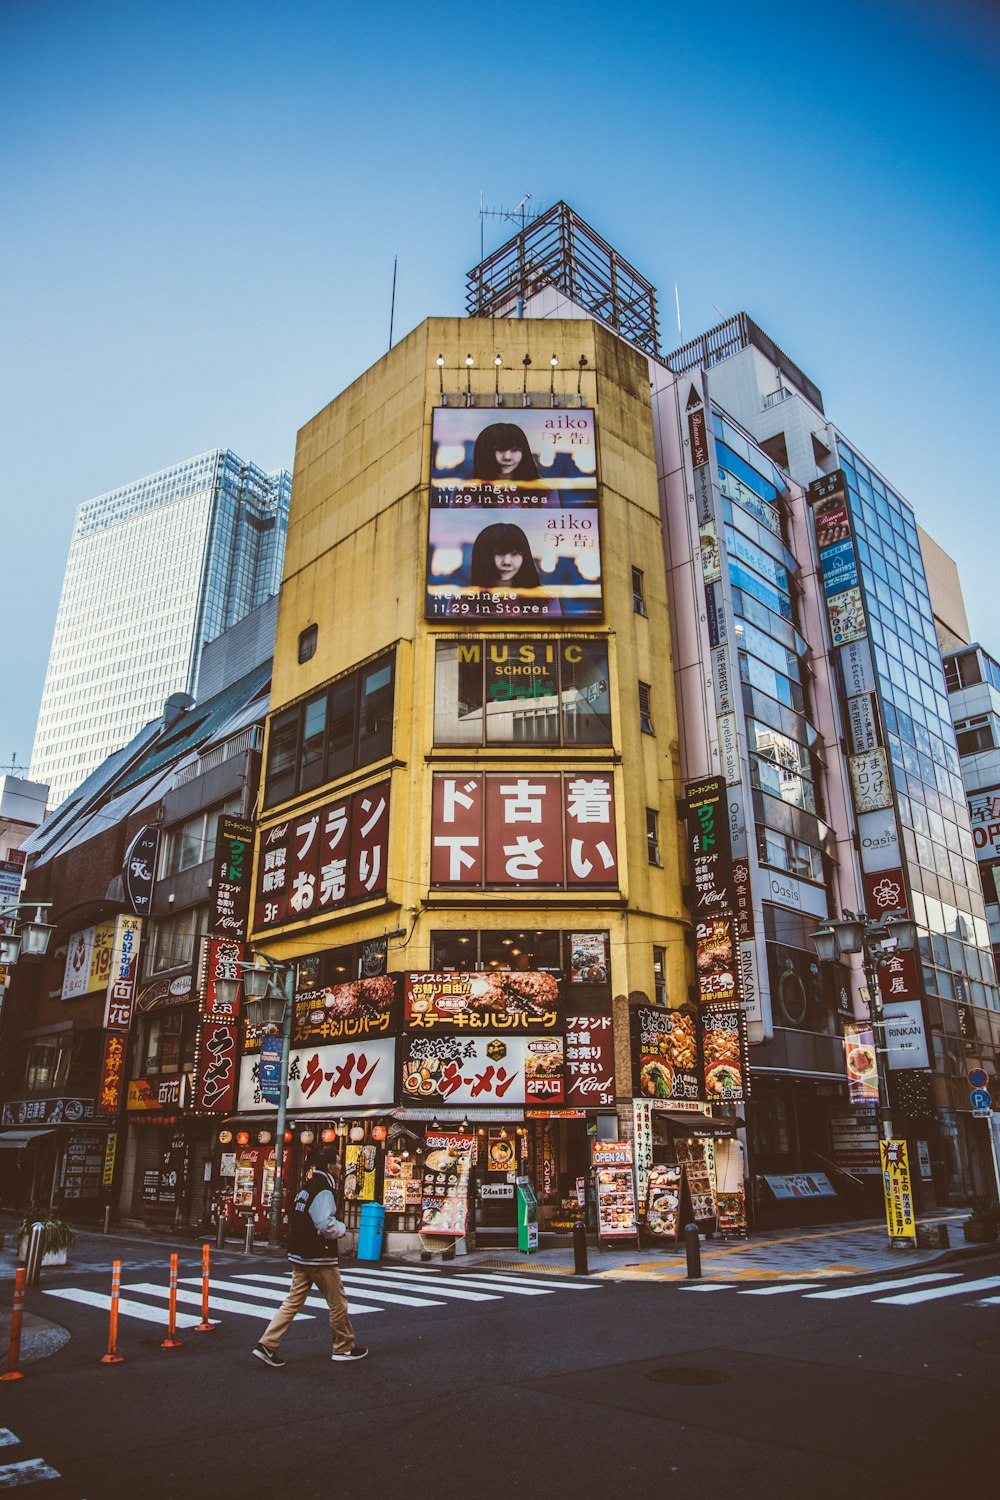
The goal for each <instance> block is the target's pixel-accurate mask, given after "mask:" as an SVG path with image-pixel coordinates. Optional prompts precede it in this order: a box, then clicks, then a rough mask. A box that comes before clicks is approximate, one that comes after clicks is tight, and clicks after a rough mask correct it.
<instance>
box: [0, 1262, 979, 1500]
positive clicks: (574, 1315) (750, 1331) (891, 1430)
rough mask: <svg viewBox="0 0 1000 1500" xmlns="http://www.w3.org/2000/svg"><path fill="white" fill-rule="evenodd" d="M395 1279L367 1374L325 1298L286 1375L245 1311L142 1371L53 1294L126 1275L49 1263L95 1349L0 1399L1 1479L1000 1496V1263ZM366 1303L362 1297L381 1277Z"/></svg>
mask: <svg viewBox="0 0 1000 1500" xmlns="http://www.w3.org/2000/svg"><path fill="white" fill-rule="evenodd" d="M163 1259H164V1258H163V1256H162V1255H160V1256H159V1257H158V1258H156V1259H155V1260H154V1259H151V1258H150V1257H149V1256H148V1255H146V1254H144V1252H143V1251H142V1250H137V1251H135V1252H134V1253H133V1255H132V1258H131V1260H129V1259H128V1257H126V1261H127V1263H126V1265H125V1267H124V1269H123V1277H122V1280H123V1285H124V1286H133V1287H138V1288H142V1287H152V1289H153V1290H152V1291H145V1292H144V1291H136V1292H134V1293H133V1300H134V1301H136V1302H137V1303H139V1304H140V1305H144V1306H147V1307H153V1308H155V1307H157V1306H158V1304H157V1301H156V1295H155V1294H156V1291H157V1288H158V1287H159V1286H160V1285H161V1284H162V1283H163V1280H164V1277H163ZM197 1264H198V1263H197V1258H196V1257H195V1256H190V1257H188V1258H187V1259H186V1263H185V1264H182V1276H185V1275H189V1276H194V1275H195V1274H196V1268H197ZM283 1269H284V1268H283V1266H282V1264H281V1263H280V1262H279V1263H273V1262H271V1263H268V1262H263V1263H261V1262H260V1260H259V1259H258V1258H255V1259H254V1262H253V1263H252V1265H250V1269H249V1270H248V1261H247V1260H246V1259H243V1258H241V1257H238V1256H227V1257H225V1258H222V1257H217V1258H216V1261H215V1265H214V1274H215V1277H216V1278H217V1279H218V1280H219V1281H220V1282H221V1281H222V1280H227V1281H228V1282H229V1283H230V1287H231V1288H236V1290H230V1291H229V1292H228V1293H221V1292H220V1294H219V1295H220V1296H223V1295H225V1296H228V1298H229V1300H231V1301H232V1302H233V1303H234V1304H235V1305H236V1306H241V1305H243V1303H244V1302H245V1300H246V1299H247V1298H251V1297H255V1296H256V1297H261V1296H267V1297H278V1296H280V1291H281V1288H280V1286H277V1285H276V1284H267V1283H264V1282H263V1281H261V1280H260V1279H259V1278H260V1277H261V1276H264V1275H277V1276H280V1275H282V1274H283ZM387 1272H388V1268H378V1270H377V1271H376V1274H375V1275H374V1276H372V1275H370V1274H369V1280H368V1283H367V1286H368V1292H369V1293H370V1294H371V1295H369V1301H368V1303H367V1304H364V1303H363V1304H362V1305H368V1306H371V1307H373V1308H376V1309H377V1310H374V1311H371V1312H368V1313H362V1314H359V1315H358V1316H357V1318H356V1320H355V1328H356V1333H357V1336H358V1339H359V1341H362V1342H364V1343H366V1344H368V1345H369V1346H370V1349H371V1355H370V1357H369V1358H368V1359H366V1360H363V1361H361V1362H359V1363H357V1364H355V1365H350V1366H344V1365H339V1364H331V1363H330V1361H329V1357H328V1356H329V1350H330V1338H329V1331H328V1329H327V1327H326V1319H325V1314H324V1313H323V1311H322V1310H320V1309H313V1310H312V1311H313V1312H314V1316H313V1317H312V1318H311V1319H310V1320H309V1321H305V1322H301V1323H296V1325H294V1326H293V1328H292V1330H291V1331H290V1333H289V1334H288V1336H287V1337H286V1339H285V1344H284V1347H283V1351H282V1352H283V1353H284V1354H285V1356H286V1358H287V1360H288V1363H287V1365H286V1367H285V1368H284V1369H283V1370H270V1369H267V1368H266V1367H265V1366H263V1365H261V1364H260V1363H258V1362H257V1361H256V1360H254V1359H252V1358H251V1357H250V1349H251V1348H252V1346H253V1344H254V1342H255V1340H256V1337H257V1335H258V1333H259V1331H260V1329H261V1328H262V1326H263V1322H264V1319H263V1317H261V1318H260V1319H259V1320H258V1319H257V1318H256V1317H254V1316H244V1315H241V1314H240V1313H228V1312H226V1311H224V1310H222V1309H220V1310H219V1312H218V1316H219V1317H220V1318H221V1324H220V1327H219V1328H218V1329H216V1330H215V1331H214V1332H212V1333H197V1332H194V1331H193V1330H188V1329H184V1330H182V1332H181V1336H182V1338H183V1339H184V1344H183V1347H182V1348H180V1349H173V1350H163V1349H161V1348H160V1341H161V1339H162V1337H163V1328H162V1327H161V1326H158V1324H157V1322H156V1321H155V1315H151V1316H153V1320H152V1321H147V1322H142V1321H138V1320H136V1319H135V1318H123V1319H122V1322H121V1338H120V1348H121V1351H122V1353H123V1354H124V1355H125V1361H124V1363H122V1364H119V1365H113V1366H107V1365H101V1364H99V1363H98V1360H99V1357H100V1355H101V1354H102V1353H103V1352H104V1347H105V1341H106V1333H107V1317H106V1314H105V1313H104V1311H103V1310H102V1309H101V1308H99V1307H95V1306H92V1305H90V1304H88V1303H85V1302H80V1301H71V1300H66V1299H63V1298H57V1297H55V1296H53V1295H52V1292H54V1291H55V1290H59V1289H62V1290H65V1289H71V1290H73V1291H74V1292H75V1294H76V1295H80V1294H81V1293H82V1294H88V1293H90V1292H100V1293H103V1292H105V1291H106V1289H107V1276H106V1273H105V1272H104V1271H99V1270H97V1269H94V1270H89V1269H88V1268H87V1267H85V1266H84V1267H77V1268H75V1269H74V1270H73V1271H72V1272H70V1273H68V1274H62V1275H60V1274H57V1273H51V1272H49V1273H46V1279H45V1283H44V1285H45V1287H46V1288H47V1290H46V1291H44V1292H33V1293H32V1294H31V1302H30V1305H31V1306H32V1307H33V1308H34V1309H35V1310H36V1311H38V1312H41V1313H43V1314H44V1315H45V1316H46V1317H49V1318H52V1319H54V1320H55V1321H56V1322H59V1323H61V1324H62V1325H63V1326H64V1327H66V1328H68V1329H69V1330H70V1332H71V1334H72V1338H71V1340H70V1342H69V1343H68V1344H67V1345H66V1346H65V1347H64V1348H63V1349H62V1350H60V1352H59V1353H57V1354H55V1355H53V1356H52V1357H51V1358H49V1359H46V1360H42V1361H39V1362H37V1363H34V1364H32V1365H30V1366H27V1367H26V1377H25V1379H24V1380H21V1381H17V1382H12V1383H10V1384H7V1385H4V1386H0V1412H2V1415H0V1422H2V1423H3V1424H4V1425H5V1427H6V1429H7V1430H8V1432H9V1435H10V1436H9V1438H8V1439H6V1440H0V1441H6V1442H7V1446H6V1447H3V1446H0V1465H3V1464H16V1463H18V1462H27V1461H29V1460H33V1459H38V1460H41V1461H42V1462H43V1464H44V1465H47V1466H48V1467H49V1469H50V1471H53V1472H54V1473H56V1474H58V1475H59V1476H61V1477H59V1478H52V1477H45V1475H43V1474H41V1473H40V1472H38V1476H37V1477H35V1474H34V1473H29V1471H27V1470H25V1471H22V1475H23V1478H24V1479H25V1480H27V1479H31V1480H32V1482H31V1483H24V1484H23V1486H22V1487H19V1488H18V1493H19V1495H23V1496H24V1497H25V1500H32V1497H34V1496H35V1495H36V1494H38V1495H40V1496H43V1497H45V1500H61V1497H62V1496H64V1495H65V1496H70V1495H72V1496H75V1497H76V1500H119V1497H122V1500H124V1497H126V1496H127V1497H129V1500H208V1497H225V1500H230V1497H256V1496H271V1495H280V1496H288V1497H292V1500H313V1497H317V1500H319V1497H323V1500H327V1497H330V1496H340V1495H343V1496H346V1497H348V1500H381V1497H383V1496H386V1497H388V1496H397V1495H398V1496H407V1497H412V1500H450V1497H452V1496H455V1497H458V1496H462V1497H464V1500H493V1497H498V1500H499V1497H501V1496H503V1497H512V1500H513V1497H514V1496H516V1495H517V1494H518V1493H519V1492H522V1493H526V1494H531V1495H533V1496H536V1495H537V1496H544V1497H546V1500H563V1497H579V1500H591V1497H594V1500H597V1497H601V1500H604V1497H609V1500H610V1497H615V1500H617V1497H619V1496H621V1495H622V1494H623V1493H627V1492H628V1491H631V1490H633V1489H634V1490H636V1491H637V1492H646V1493H648V1494H650V1495H657V1496H659V1495H666V1496H669V1497H680V1496H688V1495H691V1496H694V1495H698V1496H702V1495H706V1494H712V1495H725V1496H726V1497H753V1500H764V1497H768V1500H785V1497H789V1500H790V1497H798V1496H800V1495H802V1496H809V1497H810V1500H826V1497H831V1500H832V1497H834V1496H836V1497H837V1500H845V1497H846V1500H854V1497H855V1496H857V1495H858V1494H860V1493H861V1492H862V1491H871V1490H878V1491H879V1492H880V1493H890V1492H891V1493H893V1494H895V1493H898V1494H899V1495H900V1496H904V1497H906V1500H923V1497H925V1496H926V1497H928V1500H930V1497H935V1500H951V1497H952V1496H956V1495H965V1494H969V1495H972V1496H979V1495H983V1494H989V1493H992V1492H993V1488H994V1486H995V1479H996V1456H997V1448H996V1437H995V1430H996V1418H997V1412H998V1399H1000V1302H998V1303H996V1304H995V1305H985V1306H984V1305H978V1304H980V1303H983V1302H984V1301H985V1299H987V1298H990V1297H993V1298H998V1297H1000V1256H990V1257H986V1258H981V1259H977V1260H976V1261H974V1262H952V1263H948V1264H947V1265H943V1266H939V1267H936V1268H934V1273H933V1274H926V1275H925V1276H923V1277H921V1276H920V1275H917V1274H914V1275H913V1276H912V1278H910V1277H908V1276H907V1274H906V1273H905V1272H900V1273H898V1275H892V1276H882V1277H878V1276H874V1275H867V1276H864V1277H857V1278H851V1279H844V1280H840V1281H837V1280H833V1281H827V1282H812V1283H807V1284H806V1285H805V1286H803V1287H800V1289H799V1290H789V1291H784V1290H782V1291H775V1290H774V1286H776V1285H778V1286H784V1285H785V1283H780V1282H779V1283H771V1284H768V1283H761V1284H754V1283H746V1284H745V1285H742V1286H739V1287H733V1286H730V1287H723V1288H714V1289H712V1290H707V1289H704V1290H697V1291H696V1290H692V1289H690V1288H687V1287H684V1286H683V1285H678V1284H676V1283H673V1284H663V1283H661V1284H653V1285H650V1284H648V1283H637V1282H622V1283H614V1282H602V1283H598V1284H593V1285H592V1286H591V1288H590V1289H587V1290H584V1289H583V1288H582V1287H581V1286H580V1285H579V1284H578V1283H575V1281H574V1278H572V1277H565V1276H559V1277H557V1276H551V1277H545V1276H541V1275H538V1274H535V1273H532V1274H531V1275H530V1276H529V1277H527V1278H526V1279H521V1280H518V1279H516V1278H515V1277H513V1276H512V1277H510V1278H508V1279H502V1278H495V1277H493V1276H491V1274H490V1273H488V1272H482V1271H480V1272H478V1273H477V1274H476V1276H475V1277H472V1276H471V1275H468V1274H463V1273H455V1272H452V1271H451V1270H442V1269H439V1268H437V1267H435V1268H433V1269H426V1270H418V1269H416V1268H413V1267H410V1268H407V1269H406V1270H404V1271H402V1273H401V1274H398V1275H397V1274H396V1273H389V1274H386V1273H387ZM347 1274H348V1276H350V1275H351V1272H350V1269H348V1273H347ZM240 1278H243V1279H242V1280H241V1279H240ZM247 1278H255V1279H253V1280H248V1279H247ZM992 1278H995V1280H992V1284H990V1285H986V1286H981V1285H979V1283H982V1282H984V1281H985V1282H990V1281H991V1279H992ZM890 1279H891V1280H893V1281H897V1280H898V1281H900V1282H902V1283H904V1284H903V1285H902V1286H899V1287H890V1288H886V1287H884V1286H883V1285H882V1284H883V1283H884V1282H886V1281H888V1280H890ZM517 1285H519V1286H521V1287H522V1292H521V1293H517V1292H515V1291H514V1290H513V1287H514V1286H517ZM876 1285H877V1286H878V1287H879V1288H881V1290H870V1291H869V1290H860V1291H859V1292H858V1294H857V1295H850V1296H844V1297H828V1296H822V1297H820V1296H816V1295H814V1294H815V1293H819V1292H824V1293H825V1292H829V1291H838V1290H840V1291H848V1290H849V1291H851V1292H853V1291H854V1290H855V1289H856V1288H858V1289H861V1288H869V1287H871V1288H875V1287H876ZM449 1288H450V1290H451V1292H452V1294H453V1295H451V1296H450V1297H449V1296H447V1295H446V1291H447V1289H449ZM943 1288H948V1290H949V1295H947V1296H941V1297H935V1298H933V1299H929V1300H920V1301H910V1302H909V1303H900V1302H898V1301H895V1302H884V1301H880V1300H879V1299H880V1298H883V1297H900V1296H906V1295H909V1296H911V1297H912V1296H913V1295H914V1294H916V1293H919V1294H921V1295H923V1294H925V1293H930V1292H932V1291H935V1290H939V1289H943ZM953 1288H954V1289H955V1290H954V1291H952V1289H953ZM462 1290H464V1291H465V1293H466V1294H467V1295H466V1297H465V1298H460V1297H457V1296H455V1295H454V1293H456V1292H458V1291H462ZM529 1290H531V1291H535V1292H537V1293H538V1295H525V1292H526V1291H529ZM469 1293H473V1294H474V1296H475V1298H477V1299H478V1298H479V1297H481V1298H482V1299H483V1300H473V1298H471V1297H469V1296H468V1294H469ZM389 1295H395V1296H397V1297H402V1298H407V1297H409V1298H413V1299H414V1300H415V1303H416V1305H413V1303H412V1302H406V1301H393V1302H389V1301H387V1300H385V1299H386V1297H387V1296H389ZM350 1296H351V1300H352V1301H358V1302H362V1299H363V1297H364V1296H365V1286H364V1284H363V1283H362V1282H361V1281H360V1280H356V1281H354V1282H353V1284H352V1286H351V1290H350ZM184 1310H185V1312H186V1313H187V1314H188V1316H193V1317H195V1318H197V1317H198V1316H199V1312H198V1308H197V1307H196V1306H195V1305H194V1304H193V1303H192V1304H190V1305H188V1306H186V1307H185V1309H184ZM977 1344H982V1345H983V1347H981V1348H977V1347H976V1346H977ZM11 1438H14V1439H17V1441H16V1442H11V1441H10V1439H11ZM2 1487H3V1476H2V1472H0V1488H2Z"/></svg>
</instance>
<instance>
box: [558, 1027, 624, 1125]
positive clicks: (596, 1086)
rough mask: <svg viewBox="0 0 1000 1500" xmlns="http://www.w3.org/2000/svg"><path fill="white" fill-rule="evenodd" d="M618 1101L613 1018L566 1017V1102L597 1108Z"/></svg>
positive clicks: (578, 1106)
mask: <svg viewBox="0 0 1000 1500" xmlns="http://www.w3.org/2000/svg"><path fill="white" fill-rule="evenodd" d="M614 1102H615V1047H614V1034H613V1032H612V1027H611V1017H610V1016H567V1017H566V1103H567V1104H568V1105H575V1106H576V1107H577V1108H580V1107H581V1106H582V1107H585V1108H588V1109H596V1108H598V1107H600V1106H602V1105H603V1106H606V1105H609V1104H614Z"/></svg>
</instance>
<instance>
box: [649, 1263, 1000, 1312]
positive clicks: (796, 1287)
mask: <svg viewBox="0 0 1000 1500" xmlns="http://www.w3.org/2000/svg"><path fill="white" fill-rule="evenodd" d="M930 1282H934V1283H938V1284H936V1285H933V1286H931V1285H928V1283H930ZM941 1282H947V1283H948V1284H947V1285H946V1286H942V1285H940V1283H941ZM997 1287H1000V1276H984V1277H980V1278H979V1279H977V1280H975V1281H969V1280H967V1279H966V1277H965V1276H963V1274H962V1272H961V1271H932V1272H925V1273H924V1274H923V1275H920V1276H899V1277H893V1278H892V1279H891V1280H889V1281H868V1282H864V1283H862V1284H860V1285H859V1284H857V1283H852V1284H851V1285H850V1286H838V1287H829V1288H827V1289H825V1290H823V1291H817V1290H816V1283H815V1282H814V1281H783V1282H779V1283H777V1284H774V1283H772V1284H770V1285H768V1286H760V1287H747V1286H737V1285H736V1284H735V1283H733V1282H711V1283H706V1282H691V1283H687V1284H684V1285H682V1286H680V1287H678V1290H679V1291H682V1292H732V1293H733V1295H734V1296H737V1297H777V1296H781V1295H782V1294H783V1293H793V1292H798V1293H800V1294H801V1297H802V1301H804V1302H806V1301H809V1302H813V1301H841V1300H843V1299H845V1298H848V1297H867V1298H869V1300H870V1301H871V1302H873V1303H876V1302H877V1303H878V1304H879V1305H881V1306H883V1307H914V1306H917V1305H918V1304H920V1303H922V1302H933V1301H938V1300H940V1299H942V1298H945V1297H962V1296H968V1295H969V1294H971V1293H973V1292H985V1291H990V1290H994V1289H995V1288H997ZM900 1288H906V1290H905V1291H901V1290H900ZM914 1288H915V1289H916V1290H914ZM880 1292H891V1293H894V1294H895V1295H892V1296H885V1297H882V1296H879V1295H878V1294H879V1293H880ZM975 1305H976V1306H977V1307H991V1306H1000V1296H995V1297H985V1298H982V1299H981V1300H979V1301H977V1302H976V1304H975Z"/></svg>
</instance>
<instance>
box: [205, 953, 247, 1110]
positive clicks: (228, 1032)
mask: <svg viewBox="0 0 1000 1500" xmlns="http://www.w3.org/2000/svg"><path fill="white" fill-rule="evenodd" d="M244 952H245V949H244V947H243V944H242V943H240V942H238V941H234V940H233V939H231V938H203V939H202V945H201V960H200V963H199V968H198V991H199V994H200V996H201V1013H200V1016H199V1020H198V1044H197V1048H196V1053H195V1083H194V1099H195V1108H196V1109H199V1110H209V1111H215V1112H219V1111H226V1110H230V1109H232V1108H233V1106H234V1104H235V1100H236V1054H237V1050H238V1045H239V1008H240V1002H239V999H238V998H237V999H236V1000H234V1001H232V1002H229V1001H223V1000H221V999H220V997H219V992H218V990H217V988H216V984H217V981H218V980H220V979H239V977H240V963H241V961H242V959H243V956H244Z"/></svg>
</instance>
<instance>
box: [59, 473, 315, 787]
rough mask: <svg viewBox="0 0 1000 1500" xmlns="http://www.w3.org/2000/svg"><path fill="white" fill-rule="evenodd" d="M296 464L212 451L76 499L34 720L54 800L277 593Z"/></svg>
mask: <svg viewBox="0 0 1000 1500" xmlns="http://www.w3.org/2000/svg"><path fill="white" fill-rule="evenodd" d="M290 493H291V475H290V474H289V472H288V471H287V470H284V469H282V470H277V471H275V472H274V473H271V474H266V473H264V472H263V471H262V470H261V469H259V468H257V466H256V465H255V464H252V463H248V462H246V461H245V460H244V459H241V458H239V457H238V456H237V455H236V454H235V453H232V452H230V451H229V450H223V449H215V450H213V451H212V452H209V453H203V454H201V455H200V456H199V457H197V458H192V459H188V460H187V461H185V462H184V463H180V464H175V465H174V466H173V467H172V468H169V469H164V470H163V471H162V472H160V473H158V474H152V475H150V476H148V477H147V478H145V479H139V480H136V481H135V482H134V483H132V484H127V485H123V486H122V487H121V488H120V489H117V490H112V491H111V492H110V493H109V494H106V495H100V496H98V497H97V498H96V499H94V500H88V501H86V502H85V503H84V504H83V505H81V506H80V508H79V510H78V512H77V516H76V522H75V525H74V529H73V539H72V542H71V544H70V552H69V560H68V562H67V565H66V573H65V577H64V579H63V588H62V595H61V598H60V601H59V612H58V615H57V618H56V627H55V633H54V635H53V640H52V651H51V654H50V656H49V664H48V670H47V672H46V677H45V687H44V690H43V694H42V705H41V710H40V712H39V717H38V725H37V728H36V731H35V744H34V749H33V752H32V758H31V764H32V775H33V777H34V779H36V780H39V781H44V782H48V783H49V786H50V787H51V794H50V808H52V807H56V806H58V805H59V804H60V803H61V802H62V801H63V800H64V799H65V798H66V797H67V796H68V794H69V793H70V792H71V791H72V790H73V789H74V788H75V787H77V786H79V784H80V783H81V782H82V781H83V780H84V779H85V777H86V776H87V775H88V774H89V773H90V771H92V770H93V769H94V767H95V766H97V765H99V764H100V763H101V762H102V761H103V760H104V759H105V757H106V756H108V755H109V754H111V753H112V752H113V751H115V750H117V749H119V748H120V746H122V745H124V744H125V743H127V741H128V740H129V739H131V737H132V735H133V734H134V733H135V732H136V730H137V729H139V728H140V727H141V726H142V725H143V724H145V723H146V722H147V721H148V720H149V719H150V718H152V717H154V716H155V715H156V714H157V713H158V712H159V711H160V710H161V709H162V707H163V703H164V701H165V699H166V698H167V697H168V696H169V695H170V694H171V693H175V692H179V691H180V692H187V693H191V694H194V693H196V691H197V687H198V680H197V679H198V666H199V661H200V658H201V650H202V647H203V646H204V645H205V644H206V643H207V642H208V641H211V640H214V639H215V638H216V637H217V636H219V635H221V634H222V632H223V631H224V630H226V629H227V628H228V627H229V626H230V625H234V624H235V623H236V622H237V621H238V620H241V619H242V618H243V617H244V616H245V615H247V614H249V613H250V611H251V610H253V609H255V608H256V607H257V606H258V605H260V604H262V603H263V602H264V600H265V599H267V598H269V597H270V596H271V595H272V594H275V593H277V591H278V587H279V585H280V582H281V569H282V562H283V559H284V550H285V535H286V531H287V526H288V504H289V498H290Z"/></svg>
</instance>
